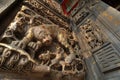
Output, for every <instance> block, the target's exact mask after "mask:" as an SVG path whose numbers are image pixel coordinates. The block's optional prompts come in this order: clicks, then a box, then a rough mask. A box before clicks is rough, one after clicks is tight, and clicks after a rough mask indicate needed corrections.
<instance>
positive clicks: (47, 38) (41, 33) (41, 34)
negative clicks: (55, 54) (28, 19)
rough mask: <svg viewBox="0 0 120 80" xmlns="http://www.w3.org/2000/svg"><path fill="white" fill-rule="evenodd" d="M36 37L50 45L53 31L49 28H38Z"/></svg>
mask: <svg viewBox="0 0 120 80" xmlns="http://www.w3.org/2000/svg"><path fill="white" fill-rule="evenodd" d="M34 33H35V37H36V38H37V39H38V40H40V41H41V42H42V43H44V44H46V45H48V44H50V43H51V42H52V37H51V33H50V32H49V30H47V29H43V28H36V30H35V32H34Z"/></svg>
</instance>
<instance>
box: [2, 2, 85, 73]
mask: <svg viewBox="0 0 120 80" xmlns="http://www.w3.org/2000/svg"><path fill="white" fill-rule="evenodd" d="M31 1H32V2H31ZM34 1H35V0H28V3H29V4H32V5H33V6H35V7H37V8H38V6H39V9H40V10H41V11H43V12H44V15H46V16H47V18H48V19H49V18H52V19H54V18H55V19H54V20H55V21H57V22H60V23H58V24H62V22H63V21H62V19H60V18H58V17H57V16H55V15H54V14H53V13H52V12H50V11H49V10H47V9H46V8H45V9H44V7H43V6H40V5H39V4H38V3H37V2H36V3H34ZM38 12H39V11H38ZM46 16H45V18H46ZM45 18H43V17H42V16H41V15H38V13H36V12H34V9H31V8H29V7H26V6H22V8H21V10H20V11H19V12H18V13H17V15H16V17H15V19H14V20H13V21H12V23H11V24H10V25H9V26H8V28H7V30H6V31H5V33H4V35H3V37H2V40H1V41H0V68H1V69H2V68H4V69H3V70H9V71H15V72H26V71H30V72H41V71H42V70H46V71H48V72H49V71H53V72H60V73H63V74H64V73H65V74H66V73H67V74H78V73H82V72H84V70H85V69H84V63H83V58H82V56H81V55H80V47H79V45H78V42H77V39H76V38H75V35H73V33H72V32H70V31H69V30H67V29H66V28H62V27H61V26H57V25H55V24H53V23H52V22H51V21H49V20H48V19H45ZM57 18H58V19H57Z"/></svg>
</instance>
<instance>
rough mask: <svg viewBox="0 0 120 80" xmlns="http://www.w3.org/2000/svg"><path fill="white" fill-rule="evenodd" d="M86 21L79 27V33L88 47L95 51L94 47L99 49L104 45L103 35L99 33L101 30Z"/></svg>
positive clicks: (91, 22) (89, 21)
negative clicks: (82, 35)
mask: <svg viewBox="0 0 120 80" xmlns="http://www.w3.org/2000/svg"><path fill="white" fill-rule="evenodd" d="M96 27H97V25H95V24H94V23H93V21H91V20H90V19H88V20H87V21H86V22H85V23H84V24H83V25H82V26H80V29H81V33H82V34H84V37H85V39H86V41H87V43H88V45H89V46H90V47H91V48H92V49H95V48H96V47H100V46H101V45H103V44H104V43H105V39H104V35H103V34H102V33H101V30H100V29H99V28H98V27H97V28H96Z"/></svg>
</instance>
